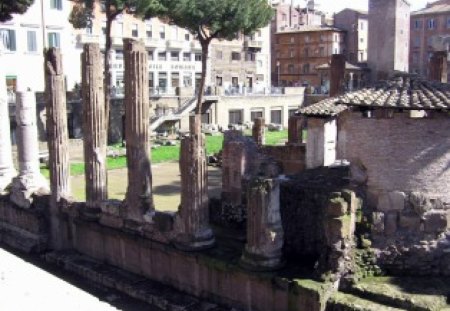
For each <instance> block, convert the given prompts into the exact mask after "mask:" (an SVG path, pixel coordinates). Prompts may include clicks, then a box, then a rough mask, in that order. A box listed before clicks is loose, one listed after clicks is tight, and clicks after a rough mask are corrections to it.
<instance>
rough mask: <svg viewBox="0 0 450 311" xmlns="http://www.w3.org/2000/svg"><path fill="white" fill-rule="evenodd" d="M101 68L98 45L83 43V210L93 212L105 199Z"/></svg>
mask: <svg viewBox="0 0 450 311" xmlns="http://www.w3.org/2000/svg"><path fill="white" fill-rule="evenodd" d="M102 72H103V70H102V56H101V53H100V47H99V45H98V44H94V43H89V44H85V45H84V49H83V53H82V55H81V74H82V79H81V80H82V96H83V135H84V139H83V143H84V144H83V145H84V161H85V178H86V205H87V210H86V213H87V214H93V215H96V214H98V212H100V203H101V202H102V201H103V200H106V199H107V187H106V185H107V176H106V139H107V134H106V132H107V129H106V114H105V101H104V93H103V74H102Z"/></svg>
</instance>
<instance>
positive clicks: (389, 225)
mask: <svg viewBox="0 0 450 311" xmlns="http://www.w3.org/2000/svg"><path fill="white" fill-rule="evenodd" d="M397 221H398V213H397V212H388V213H385V214H384V234H385V235H387V236H390V235H393V234H395V232H397Z"/></svg>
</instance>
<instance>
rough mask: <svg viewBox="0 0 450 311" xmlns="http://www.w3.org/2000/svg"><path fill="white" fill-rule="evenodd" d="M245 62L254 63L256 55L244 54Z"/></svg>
mask: <svg viewBox="0 0 450 311" xmlns="http://www.w3.org/2000/svg"><path fill="white" fill-rule="evenodd" d="M245 60H246V61H247V62H254V61H256V54H255V53H252V52H247V53H245Z"/></svg>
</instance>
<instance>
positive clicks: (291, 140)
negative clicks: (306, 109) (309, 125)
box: [288, 116, 306, 145]
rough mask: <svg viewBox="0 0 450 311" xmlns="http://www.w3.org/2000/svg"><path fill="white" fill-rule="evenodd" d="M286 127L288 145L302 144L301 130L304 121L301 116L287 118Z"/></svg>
mask: <svg viewBox="0 0 450 311" xmlns="http://www.w3.org/2000/svg"><path fill="white" fill-rule="evenodd" d="M288 122H289V125H288V144H289V145H297V144H301V143H303V129H304V127H305V123H306V120H305V118H304V117H301V116H292V117H290V118H289V121H288Z"/></svg>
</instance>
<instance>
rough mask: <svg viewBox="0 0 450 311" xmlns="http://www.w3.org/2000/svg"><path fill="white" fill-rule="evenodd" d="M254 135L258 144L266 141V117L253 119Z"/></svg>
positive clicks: (260, 144)
mask: <svg viewBox="0 0 450 311" xmlns="http://www.w3.org/2000/svg"><path fill="white" fill-rule="evenodd" d="M253 122H254V124H253V128H252V136H253V139H254V140H255V141H256V144H257V145H258V146H262V145H264V144H265V143H266V128H265V121H264V118H255V120H254V121H253Z"/></svg>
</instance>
